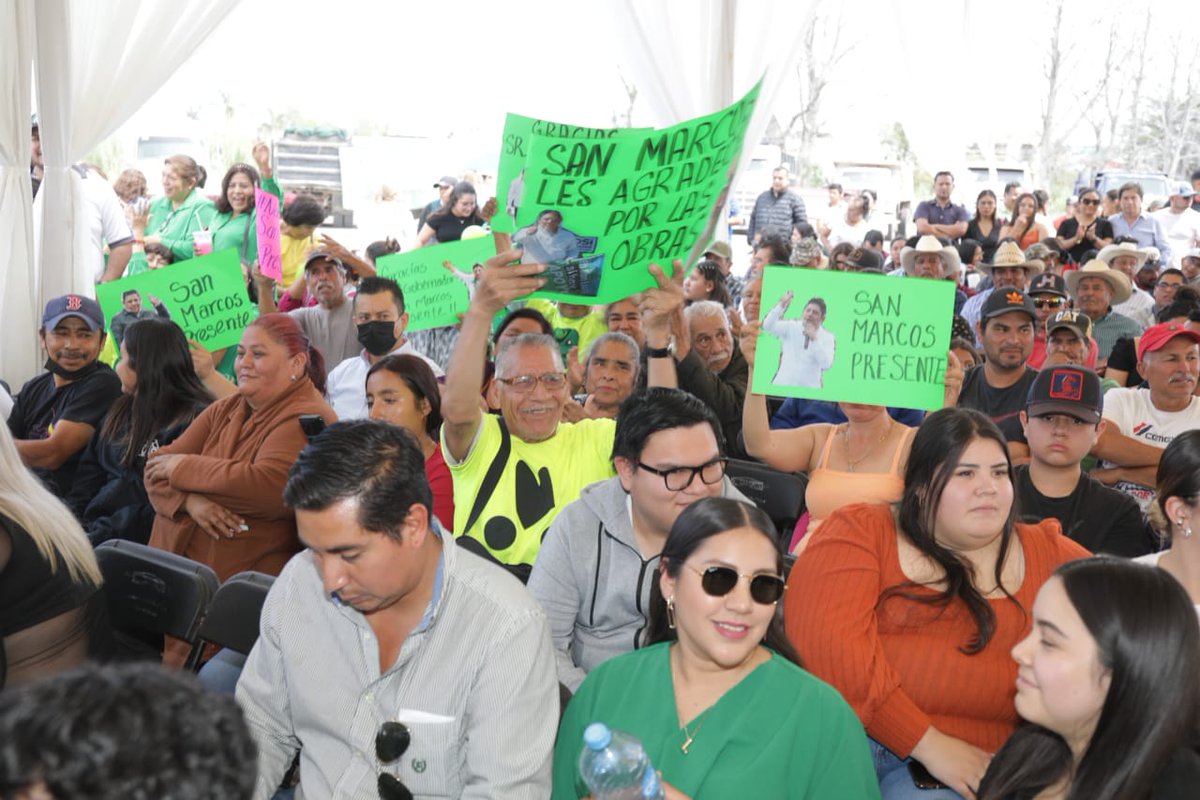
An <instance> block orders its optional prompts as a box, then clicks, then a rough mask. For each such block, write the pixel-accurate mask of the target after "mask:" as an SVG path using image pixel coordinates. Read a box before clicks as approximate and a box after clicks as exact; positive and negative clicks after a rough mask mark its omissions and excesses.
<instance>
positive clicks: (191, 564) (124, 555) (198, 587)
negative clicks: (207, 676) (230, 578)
mask: <svg viewBox="0 0 1200 800" xmlns="http://www.w3.org/2000/svg"><path fill="white" fill-rule="evenodd" d="M96 560H97V561H98V562H99V563H100V571H101V572H102V573H103V574H104V594H105V597H106V598H107V601H108V615H109V620H110V621H111V623H112V627H113V630H114V632H115V633H116V634H117V639H118V645H119V649H120V650H122V651H124V655H126V656H133V657H153V655H154V648H157V650H158V655H159V656H161V654H162V652H161V651H162V637H163V636H173V637H175V638H176V639H182V640H183V641H185V642H188V643H189V644H190V643H192V642H195V641H196V633H197V630H198V629H199V627H200V621H201V620H202V619H203V618H204V614H205V612H206V611H207V610H208V604H209V602H210V601H211V600H212V598H213V595H215V594H216V593H217V587H218V586H219V585H220V582H219V581H218V580H217V574H216V573H215V572H213V571H212V569H211V568H210V567H208V566H206V565H204V564H200V563H197V562H195V561H192V560H191V559H189V558H184V557H183V556H179V555H175V554H174V553H168V552H166V551H165V550H159V549H157V548H154V547H147V546H146V545H141V544H137V543H136V542H129V541H125V540H121V539H113V540H110V541H107V542H105V543H103V544H102V545H100V546H99V547H97V548H96Z"/></svg>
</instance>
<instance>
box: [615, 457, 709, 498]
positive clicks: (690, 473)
mask: <svg viewBox="0 0 1200 800" xmlns="http://www.w3.org/2000/svg"><path fill="white" fill-rule="evenodd" d="M728 460H729V459H727V458H714V459H713V460H712V461H709V462H708V463H706V464H701V465H700V466H698V467H671V468H670V469H656V468H655V467H652V466H650V465H649V464H643V463H642V462H641V461H638V462H637V467H638V469H644V470H646V472H649V473H651V474H653V475H657V476H659V477H660V478H662V479H663V485H664V486H666V487H667V491H670V492H682V491H683V490H684V489H686V488H688V487H689V486H691V485H692V481H694V480H695V479H696V476H697V475H699V476H700V480H701V481H703V482H704V483H705V484H706V485H708V486H712V485H713V484H714V483H718V482H719V481H721V479H723V478H724V477H725V462H727V461H728Z"/></svg>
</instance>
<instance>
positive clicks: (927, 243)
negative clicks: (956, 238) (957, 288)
mask: <svg viewBox="0 0 1200 800" xmlns="http://www.w3.org/2000/svg"><path fill="white" fill-rule="evenodd" d="M920 253H937V254H938V255H940V256H941V257H942V277H943V278H949V277H951V276H953V277H958V271H959V270H960V269H962V259H960V258H959V257H958V248H956V247H952V246H951V245H943V244H942V243H941V242H939V241H938V239H937V237H936V236H922V237H921V238H920V239H918V240H917V246H916V247H905V248H904V249H902V250H901V251H900V266H902V267H904V274H905V275H912V274H913V269H914V267H915V266H916V263H917V255H918V254H920Z"/></svg>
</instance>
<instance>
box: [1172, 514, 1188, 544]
mask: <svg viewBox="0 0 1200 800" xmlns="http://www.w3.org/2000/svg"><path fill="white" fill-rule="evenodd" d="M1175 524H1176V525H1178V526H1179V532H1180V533H1182V534H1183V538H1185V539H1190V538H1192V526H1191V525H1189V524H1188V522H1187V520H1186V519H1184V518H1183V517H1180V518H1179V519H1177V520H1175Z"/></svg>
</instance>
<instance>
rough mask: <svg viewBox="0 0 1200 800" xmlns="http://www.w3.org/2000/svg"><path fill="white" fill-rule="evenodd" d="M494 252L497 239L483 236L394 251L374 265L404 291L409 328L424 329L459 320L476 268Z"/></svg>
mask: <svg viewBox="0 0 1200 800" xmlns="http://www.w3.org/2000/svg"><path fill="white" fill-rule="evenodd" d="M494 255H496V242H495V240H494V239H493V238H492V237H491V236H482V237H479V238H476V239H464V240H460V241H457V242H446V243H445V244H436V245H431V246H429V247H420V248H418V249H416V250H410V251H408V252H405V253H392V254H391V255H386V256H382V257H381V258H379V259H378V260H377V261H376V262H375V268H376V270H377V271H378V273H379V275H380V276H382V277H384V278H391V279H392V280H394V281H395V282H396V283H398V284H400V288H401V289H402V290H403V291H404V310H405V311H407V312H408V328H407V329H406V330H409V331H423V330H426V329H428V328H440V327H443V326H445V325H455V324H457V323H458V315H459V314H465V313H466V311H467V305H468V303H469V302H470V297H471V294H473V293H474V283H475V280H474V274H473V273H472V269H473V267H474V266H475V265H476V264H482V263H483V262H485V261H487V260H488V259H489V258H491V257H492V256H494ZM447 263H448V264H450V265H451V267H453V269H451V268H450V267H447V266H446V264H447Z"/></svg>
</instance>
